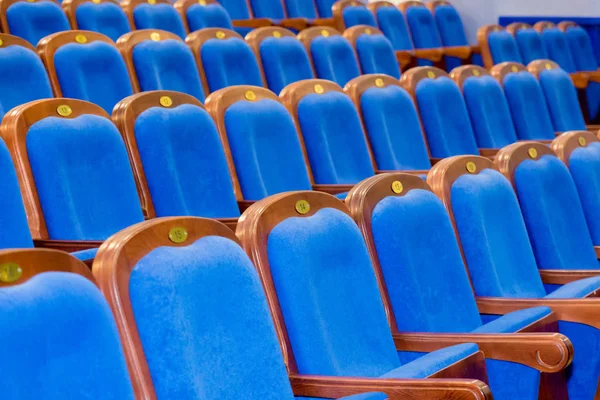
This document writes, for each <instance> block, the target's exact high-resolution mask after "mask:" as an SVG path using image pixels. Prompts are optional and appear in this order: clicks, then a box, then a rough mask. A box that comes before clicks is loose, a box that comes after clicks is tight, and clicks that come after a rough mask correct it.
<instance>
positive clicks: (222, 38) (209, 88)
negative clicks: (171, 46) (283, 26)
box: [185, 28, 264, 94]
mask: <svg viewBox="0 0 600 400" xmlns="http://www.w3.org/2000/svg"><path fill="white" fill-rule="evenodd" d="M185 42H186V43H187V45H188V46H189V47H190V48H191V49H192V52H193V53H194V58H195V60H196V63H197V64H198V70H199V71H200V79H201V80H202V85H203V87H204V91H205V93H207V94H209V93H213V92H215V91H217V90H219V89H223V88H226V87H228V86H235V85H253V86H264V82H263V77H262V75H261V72H260V67H259V66H258V61H257V60H256V56H255V54H254V52H253V51H252V48H251V47H250V45H248V43H246V42H245V41H244V39H243V38H242V37H241V36H240V35H239V34H237V33H235V32H234V31H230V30H226V29H220V28H207V29H202V30H200V31H197V32H194V33H191V34H190V35H189V36H188V37H187V39H186V40H185Z"/></svg>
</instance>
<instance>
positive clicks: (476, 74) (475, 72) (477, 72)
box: [473, 69, 481, 76]
mask: <svg viewBox="0 0 600 400" xmlns="http://www.w3.org/2000/svg"><path fill="white" fill-rule="evenodd" d="M479 75H481V72H479V70H478V69H474V70H473V76H479Z"/></svg>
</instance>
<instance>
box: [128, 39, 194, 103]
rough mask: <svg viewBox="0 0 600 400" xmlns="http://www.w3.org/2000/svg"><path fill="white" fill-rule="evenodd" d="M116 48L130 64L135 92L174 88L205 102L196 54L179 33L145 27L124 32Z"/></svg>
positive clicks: (129, 68) (130, 73)
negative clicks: (195, 59)
mask: <svg viewBox="0 0 600 400" xmlns="http://www.w3.org/2000/svg"><path fill="white" fill-rule="evenodd" d="M117 47H118V48H119V50H120V51H121V55H122V56H123V58H124V59H125V63H126V64H127V68H128V70H129V75H131V78H132V83H133V91H134V92H140V91H141V92H146V91H149V90H174V91H177V92H182V93H187V94H189V95H191V96H194V97H195V98H197V99H198V100H200V101H201V102H202V101H204V90H203V88H202V83H201V81H200V74H199V73H198V67H197V65H196V62H195V61H194V54H193V53H192V51H191V50H190V48H189V47H188V46H186V44H185V43H184V42H183V41H182V40H181V39H180V38H179V36H177V35H174V34H172V33H170V32H166V31H154V30H150V29H145V30H141V31H135V32H131V33H128V34H126V35H124V36H123V37H121V38H120V39H119V41H118V42H117Z"/></svg>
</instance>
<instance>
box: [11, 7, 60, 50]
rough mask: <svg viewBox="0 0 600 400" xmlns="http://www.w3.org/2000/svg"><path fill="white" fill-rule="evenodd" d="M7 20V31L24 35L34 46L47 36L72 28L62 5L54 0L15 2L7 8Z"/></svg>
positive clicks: (20, 35)
mask: <svg viewBox="0 0 600 400" xmlns="http://www.w3.org/2000/svg"><path fill="white" fill-rule="evenodd" d="M6 20H7V22H8V31H5V32H8V33H10V34H11V35H15V36H19V37H22V38H23V39H25V40H27V41H28V42H29V43H31V44H32V45H34V46H35V45H37V43H38V42H39V41H40V39H41V38H43V37H45V36H48V35H50V34H52V33H56V32H61V31H68V30H69V29H71V26H70V25H69V21H68V20H67V16H66V15H65V13H64V12H63V10H62V8H60V5H58V4H57V3H55V2H52V1H38V2H34V3H30V2H26V1H19V2H17V3H14V4H12V5H11V6H10V7H8V9H7V10H6ZM4 29H6V27H4Z"/></svg>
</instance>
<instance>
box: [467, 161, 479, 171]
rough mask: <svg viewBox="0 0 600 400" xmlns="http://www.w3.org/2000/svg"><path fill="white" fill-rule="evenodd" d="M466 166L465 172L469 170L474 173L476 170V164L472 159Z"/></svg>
mask: <svg viewBox="0 0 600 400" xmlns="http://www.w3.org/2000/svg"><path fill="white" fill-rule="evenodd" d="M466 167H467V172H469V173H470V174H474V173H475V172H477V165H475V163H474V162H473V161H468V162H467V165H466Z"/></svg>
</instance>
